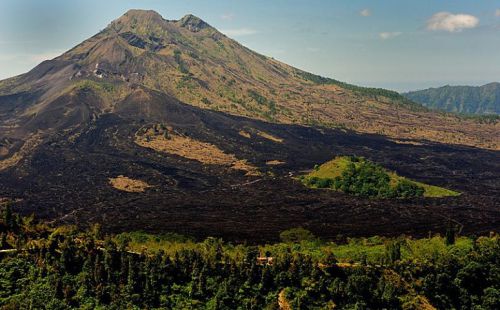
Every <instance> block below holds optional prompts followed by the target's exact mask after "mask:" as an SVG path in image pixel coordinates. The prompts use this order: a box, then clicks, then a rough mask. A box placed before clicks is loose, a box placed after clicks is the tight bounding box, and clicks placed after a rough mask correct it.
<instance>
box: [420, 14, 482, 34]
mask: <svg viewBox="0 0 500 310" xmlns="http://www.w3.org/2000/svg"><path fill="white" fill-rule="evenodd" d="M478 25H479V19H478V18H477V17H475V16H473V15H469V14H452V13H449V12H439V13H436V14H434V15H432V17H431V18H430V19H429V20H428V21H427V29H428V30H432V31H438V30H441V31H448V32H460V31H462V30H464V29H470V28H475V27H477V26H478Z"/></svg>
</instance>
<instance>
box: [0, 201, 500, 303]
mask: <svg viewBox="0 0 500 310" xmlns="http://www.w3.org/2000/svg"><path fill="white" fill-rule="evenodd" d="M449 232H450V234H452V235H453V238H448V237H446V238H443V237H440V236H434V237H432V238H428V239H412V238H409V237H403V236H401V237H399V238H384V237H377V236H374V237H371V238H356V239H349V238H347V240H345V238H343V237H341V236H339V238H337V239H338V242H339V243H334V242H331V241H326V240H321V239H319V238H317V237H315V236H314V235H313V234H312V233H311V232H310V231H308V230H306V229H304V228H295V229H290V230H288V231H284V232H282V233H281V235H280V236H281V238H282V239H283V242H280V243H275V244H269V245H261V246H254V245H247V244H237V245H233V244H231V243H227V242H224V241H223V240H221V239H217V238H212V237H209V238H207V239H205V240H204V241H201V242H196V241H193V240H191V239H189V238H186V237H183V236H180V235H177V234H172V233H171V234H165V235H160V236H158V235H150V234H146V233H142V232H131V233H124V234H120V235H117V236H104V235H103V232H102V231H101V229H100V226H99V225H93V226H92V227H91V228H90V229H89V230H85V231H83V230H79V229H78V228H77V227H76V226H59V227H53V226H49V225H48V224H44V223H41V222H38V221H37V220H36V219H35V218H34V217H33V216H31V217H21V216H19V215H17V214H14V213H13V212H12V210H11V209H10V207H9V205H7V206H6V207H5V208H4V210H3V211H0V308H1V309H200V310H202V309H268V310H271V309H279V308H280V307H279V305H280V304H281V305H286V306H287V307H288V309H334V308H335V309H500V287H499V274H498V262H499V260H500V239H499V237H498V236H497V235H495V234H493V233H492V234H491V235H490V236H489V237H479V238H465V237H458V236H456V227H454V226H453V225H451V226H450V230H449ZM447 236H448V232H447ZM455 236H456V238H455ZM282 309H284V308H282Z"/></svg>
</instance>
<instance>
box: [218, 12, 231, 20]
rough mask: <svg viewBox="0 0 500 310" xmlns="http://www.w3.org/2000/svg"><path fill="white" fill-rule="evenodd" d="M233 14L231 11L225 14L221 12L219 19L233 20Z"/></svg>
mask: <svg viewBox="0 0 500 310" xmlns="http://www.w3.org/2000/svg"><path fill="white" fill-rule="evenodd" d="M234 17H235V16H234V14H233V13H226V14H222V15H221V16H220V18H221V19H223V20H233V19H234Z"/></svg>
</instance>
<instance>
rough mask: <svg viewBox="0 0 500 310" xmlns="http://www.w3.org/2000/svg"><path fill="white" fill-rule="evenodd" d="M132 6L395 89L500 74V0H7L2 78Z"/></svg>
mask: <svg viewBox="0 0 500 310" xmlns="http://www.w3.org/2000/svg"><path fill="white" fill-rule="evenodd" d="M131 8H142V9H154V10H156V11H158V12H159V13H160V14H162V15H163V17H164V18H166V19H179V18H181V17H182V16H184V15H185V14H187V13H192V14H194V15H196V16H198V17H200V18H202V19H204V20H205V21H206V22H208V23H209V24H211V25H212V26H214V27H216V28H218V29H219V30H221V31H222V32H224V33H226V34H227V35H229V36H230V37H232V38H234V39H236V40H238V41H239V42H240V43H242V44H244V45H246V46H247V47H249V48H251V49H253V50H255V51H258V52H260V53H262V54H265V55H267V56H271V57H274V58H276V59H278V60H281V61H283V62H285V63H288V64H290V65H293V66H296V67H298V68H301V69H304V70H307V71H310V72H313V73H317V74H321V75H324V76H328V77H332V78H335V79H338V80H342V81H347V82H351V83H356V84H359V85H365V86H376V87H384V88H389V89H395V90H399V91H402V90H410V89H420V88H425V87H430V86H441V85H445V84H453V85H456V84H462V85H463V84H470V85H480V84H484V83H487V82H492V81H500V0H495V1H493V0H467V1H465V0H433V1H431V0H414V1H403V0H377V1H374V0H354V1H347V0H345V1H336V0H307V1H306V0H301V1H299V0H255V1H249V0H247V1H243V0H217V1H211V0H145V1H130V0H99V1H98V0H86V1H83V0H72V1H69V0H43V1H41V0H1V1H0V79H3V78H7V77H10V76H14V75H17V74H20V73H23V72H26V71H28V70H29V69H31V68H32V67H34V66H35V65H36V64H38V63H39V62H41V61H42V60H44V59H48V58H52V57H55V56H57V55H58V54H60V53H62V52H64V51H65V50H68V49H70V48H71V47H73V46H74V45H76V44H78V43H79V42H81V41H83V40H85V39H86V38H88V37H90V36H92V35H94V34H95V33H97V32H98V31H99V30H101V29H103V28H105V27H106V25H107V24H108V23H109V22H110V21H111V20H113V19H116V18H118V17H119V16H120V15H122V14H123V13H125V12H126V11H127V10H128V9H131Z"/></svg>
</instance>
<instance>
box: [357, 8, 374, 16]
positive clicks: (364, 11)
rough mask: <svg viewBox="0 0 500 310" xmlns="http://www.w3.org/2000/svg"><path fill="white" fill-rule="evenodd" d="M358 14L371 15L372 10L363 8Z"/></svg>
mask: <svg viewBox="0 0 500 310" xmlns="http://www.w3.org/2000/svg"><path fill="white" fill-rule="evenodd" d="M359 15H361V16H365V17H367V16H371V15H372V11H371V10H370V9H363V10H361V11H360V12H359Z"/></svg>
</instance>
